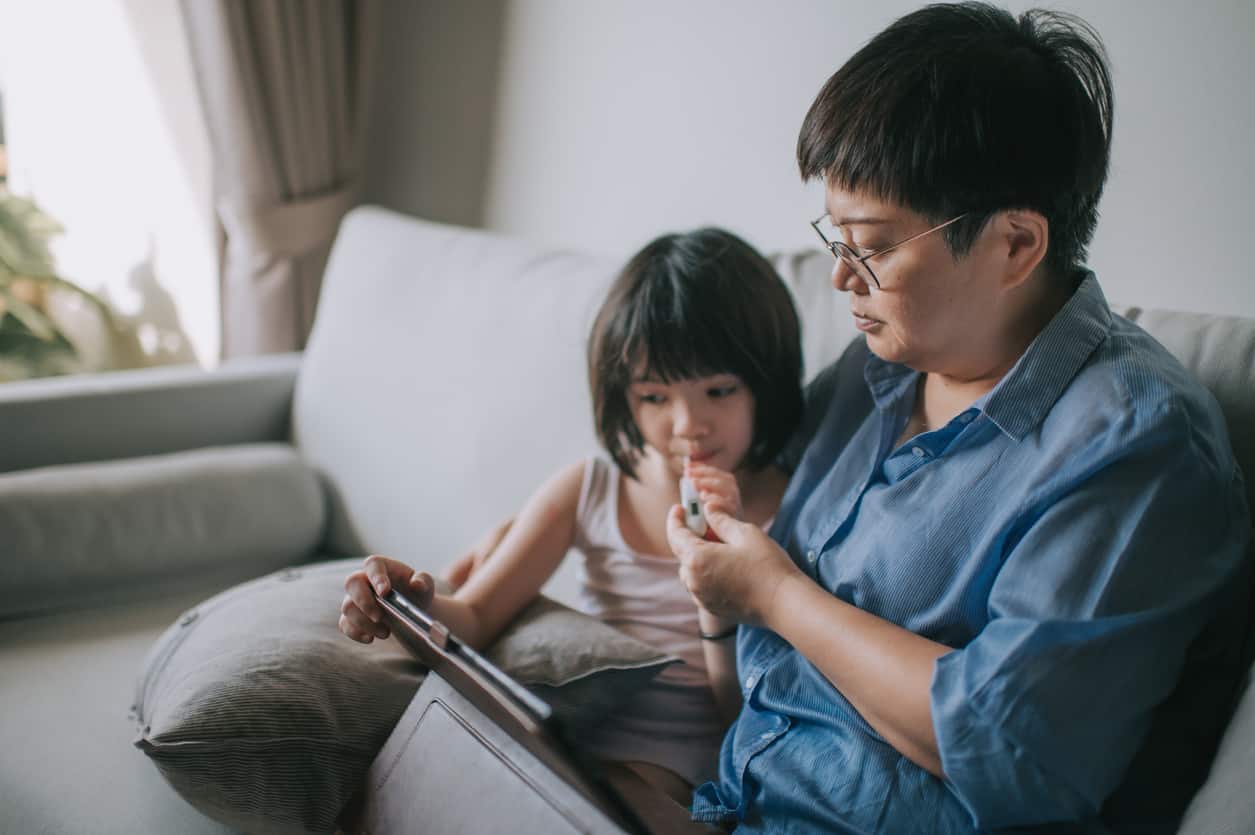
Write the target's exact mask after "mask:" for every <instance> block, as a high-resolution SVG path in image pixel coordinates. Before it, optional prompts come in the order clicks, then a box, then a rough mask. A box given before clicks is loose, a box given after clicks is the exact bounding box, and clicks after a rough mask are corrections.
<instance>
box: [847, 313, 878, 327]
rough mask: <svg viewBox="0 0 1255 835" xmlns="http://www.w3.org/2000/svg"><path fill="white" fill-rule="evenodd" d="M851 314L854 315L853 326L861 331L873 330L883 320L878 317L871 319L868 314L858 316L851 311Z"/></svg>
mask: <svg viewBox="0 0 1255 835" xmlns="http://www.w3.org/2000/svg"><path fill="white" fill-rule="evenodd" d="M851 315H852V316H853V317H854V327H856V328H858V329H859V330H861V331H871V330H875V329H876V328H878V327H880V326H881V325H883V324H884V322H882V321H880V320H879V319H872V318H871V317H869V316H860V315H859V314H857V313H852V314H851Z"/></svg>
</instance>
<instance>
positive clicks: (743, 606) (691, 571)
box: [667, 505, 800, 624]
mask: <svg viewBox="0 0 1255 835" xmlns="http://www.w3.org/2000/svg"><path fill="white" fill-rule="evenodd" d="M706 521H707V522H708V523H709V524H710V526H711V527H712V528H714V530H715V533H716V534H718V535H719V538H720V539H722V540H723V542H707V541H706V540H703V539H699V538H698V537H697V536H695V535H694V534H693V532H692V531H690V530H689V529H688V528H687V527H685V525H684V509H683V508H681V507H680V506H679V505H676V506H675V507H673V508H671V512H670V513H669V514H668V516H667V542H668V543H669V544H670V545H671V550H672V552H673V553H674V554H675V556H676V559H678V560H679V561H680V580H681V581H683V583H684V585H685V587H686V588H688V590H689V593H690V594H692V595H693V597H694V598H695V599H696V600H697V602H698V604H699V605H700V606H701V607H702V608H703V609H705V610H706V611H707V612H710V613H711V614H713V615H716V616H718V617H720V618H723V619H725V620H732V621H737V622H739V623H750V624H761V623H763V622H764V621H765V620H766V614H767V612H769V611H770V610H771V608H772V605H773V601H774V599H775V594H776V591H777V589H779V588H780V585H781V583H782V582H783V581H784V580H786V579H788V578H789V577H791V576H793V575H795V574H800V572H799V571H798V569H797V566H795V565H794V564H793V561H792V560H790V559H789V555H788V554H786V553H785V552H784V550H783V549H782V548H781V547H780V546H779V545H777V544H776V543H775V542H773V541H772V540H771V539H770V538H769V537H768V536H767V534H766V533H764V532H763V530H762V529H761V528H759V527H758V526H757V525H752V524H749V523H746V522H739V521H737V520H736V519H733V518H732V517H731V516H729V515H728V514H727V513H724V512H722V511H718V510H715V511H708V512H707V514H706Z"/></svg>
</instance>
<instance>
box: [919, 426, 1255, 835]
mask: <svg viewBox="0 0 1255 835" xmlns="http://www.w3.org/2000/svg"><path fill="white" fill-rule="evenodd" d="M1249 530H1250V520H1249V518H1248V517H1247V510H1246V504H1245V497H1244V492H1243V487H1242V480H1241V475H1240V473H1238V471H1237V470H1236V468H1234V467H1233V465H1232V464H1231V463H1229V464H1226V462H1225V461H1224V460H1223V459H1222V458H1221V457H1218V456H1215V455H1209V454H1208V452H1207V447H1206V446H1205V445H1203V444H1200V443H1196V442H1195V439H1194V438H1193V435H1192V434H1191V432H1190V428H1189V424H1188V421H1187V420H1186V419H1185V417H1184V416H1182V415H1173V414H1169V415H1166V416H1161V419H1160V420H1158V421H1157V422H1156V425H1155V426H1154V427H1153V429H1151V430H1149V431H1146V432H1145V433H1143V434H1141V435H1140V436H1139V439H1138V440H1137V441H1136V442H1135V443H1132V444H1129V445H1126V446H1124V447H1123V448H1121V449H1119V450H1105V451H1104V450H1095V457H1094V459H1093V463H1092V465H1091V467H1090V468H1089V469H1088V471H1087V472H1085V473H1083V474H1081V475H1079V476H1078V477H1076V478H1074V479H1072V481H1071V482H1070V483H1055V484H1051V485H1050V486H1049V488H1047V489H1043V491H1042V492H1040V493H1039V494H1037V495H1035V496H1033V497H1032V501H1031V502H1030V503H1029V504H1028V505H1027V506H1026V507H1025V512H1024V514H1023V516H1022V520H1021V524H1020V525H1019V528H1018V529H1017V530H1010V531H1007V532H1006V543H1005V545H1004V547H1003V554H1004V558H1003V562H1002V564H1001V566H1000V567H999V568H998V570H997V573H996V576H995V577H994V578H993V580H992V584H991V590H990V596H989V615H990V620H989V622H988V623H987V624H986V626H985V627H984V629H983V630H982V631H981V632H980V633H979V634H978V635H977V636H976V637H975V638H974V639H973V640H972V641H971V642H970V643H969V644H967V645H966V646H965V647H963V648H961V649H957V650H954V651H952V652H950V653H948V654H946V655H944V656H942V657H941V658H940V659H939V660H938V661H937V663H936V666H935V668H934V672H933V679H932V688H931V694H930V696H931V708H932V721H933V727H934V730H935V732H936V736H937V743H938V747H939V750H940V754H941V762H942V769H943V771H944V773H945V779H946V783H947V785H948V787H949V788H950V789H951V791H952V792H954V794H955V795H956V796H957V797H958V798H959V800H960V801H961V802H962V803H963V805H964V806H965V807H966V809H967V810H968V812H969V813H970V814H971V816H972V819H973V823H974V824H975V825H976V826H977V827H978V828H981V829H986V828H988V829H996V828H1000V827H1008V826H1024V825H1031V824H1037V823H1045V822H1049V821H1058V820H1064V819H1069V820H1077V819H1085V818H1088V817H1092V816H1094V815H1096V814H1098V813H1099V811H1100V809H1101V807H1102V804H1103V801H1104V800H1105V799H1106V798H1107V797H1108V795H1110V794H1111V792H1112V791H1113V790H1114V789H1115V788H1116V786H1117V785H1118V784H1119V783H1120V781H1121V779H1122V777H1123V775H1124V773H1125V771H1126V769H1127V768H1128V766H1129V763H1130V762H1131V760H1132V759H1133V756H1134V754H1135V753H1136V752H1137V749H1138V747H1139V746H1140V744H1141V743H1142V741H1143V739H1144V738H1145V736H1146V733H1147V730H1148V728H1149V727H1150V723H1151V718H1152V713H1153V711H1154V709H1155V707H1156V706H1157V705H1159V704H1160V703H1161V702H1163V701H1164V699H1165V698H1167V696H1168V695H1169V694H1170V693H1171V692H1172V690H1173V688H1174V686H1175V685H1176V683H1177V680H1178V678H1179V677H1180V676H1181V673H1182V669H1183V665H1184V663H1185V658H1186V652H1187V649H1188V648H1189V646H1190V644H1191V642H1192V641H1193V640H1194V639H1195V637H1196V636H1198V635H1199V633H1200V631H1201V630H1202V628H1203V626H1204V625H1205V624H1206V623H1207V621H1208V620H1209V618H1210V616H1211V615H1213V614H1214V612H1215V609H1216V607H1217V606H1218V605H1219V602H1220V600H1221V599H1222V597H1224V596H1226V584H1228V583H1231V581H1232V579H1233V578H1234V577H1236V576H1238V575H1239V572H1240V569H1241V564H1242V559H1243V554H1244V551H1245V547H1246V540H1247V537H1248V534H1249ZM1234 639H1235V640H1236V639H1237V636H1234Z"/></svg>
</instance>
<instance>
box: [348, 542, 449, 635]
mask: <svg viewBox="0 0 1255 835" xmlns="http://www.w3.org/2000/svg"><path fill="white" fill-rule="evenodd" d="M394 588H396V589H399V590H401V591H403V592H405V594H406V596H407V597H409V598H410V599H411V600H413V601H414V603H415V605H417V606H419V607H420V608H424V609H425V608H427V607H428V606H430V605H431V600H432V597H433V595H434V594H435V591H436V584H435V582H434V581H433V580H432V579H431V575H430V574H428V573H427V572H425V571H415V570H414V569H412V568H410V567H409V566H408V565H406V564H405V563H403V562H400V561H398V560H394V559H389V558H388V557H380V556H369V557H367V558H366V563H365V565H363V566H362V568H360V569H358V570H357V571H354V572H353V573H352V574H350V575H349V576H348V577H346V578H345V579H344V591H345V595H344V602H343V603H341V604H340V624H339V625H340V631H341V632H343V633H344V634H345V635H348V636H349V637H350V638H352V639H353V640H355V641H358V642H360V643H363V644H369V643H370V642H371V641H373V640H375V638H387V637H388V636H389V635H390V634H391V630H390V629H388V625H387V624H386V623H384V621H383V616H384V612H383V607H382V606H380V605H379V601H378V600H376V599H375V596H376V595H378V596H379V597H383V596H384V595H386V594H387V593H388V592H390V591H391V590H392V589H394Z"/></svg>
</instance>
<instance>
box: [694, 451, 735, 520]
mask: <svg viewBox="0 0 1255 835" xmlns="http://www.w3.org/2000/svg"><path fill="white" fill-rule="evenodd" d="M684 474H685V475H686V476H688V479H689V481H691V482H693V486H694V487H696V488H697V494H698V496H699V497H700V498H701V500H702V508H703V510H705V512H706V513H710V512H712V511H714V512H719V513H726V514H727V515H729V516H731V517H732V518H733V519H740V518H741V517H742V515H743V514H744V508H742V507H741V488H740V486H739V485H738V484H737V483H736V476H734V475H732V473H730V472H728V471H727V470H721V469H719V468H718V467H712V466H710V465H709V464H694V463H693V462H691V461H690V462H689V463H688V464H686V465H685V467H684Z"/></svg>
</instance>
